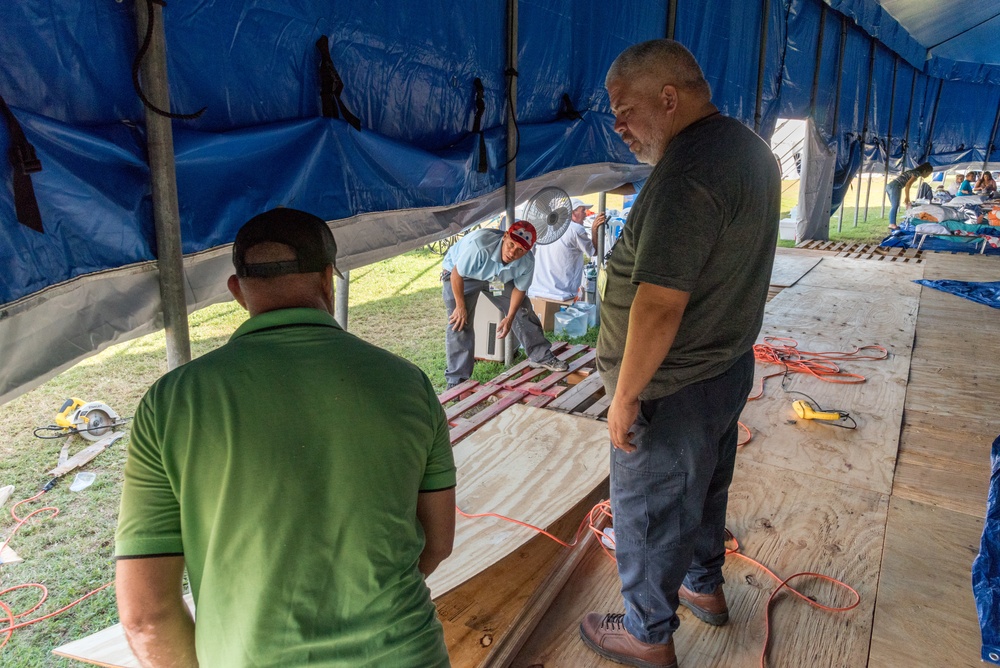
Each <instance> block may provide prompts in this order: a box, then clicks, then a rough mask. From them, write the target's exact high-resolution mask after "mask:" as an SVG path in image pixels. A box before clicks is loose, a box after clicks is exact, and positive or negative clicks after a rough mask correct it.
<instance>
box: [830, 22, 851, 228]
mask: <svg viewBox="0 0 1000 668" xmlns="http://www.w3.org/2000/svg"><path fill="white" fill-rule="evenodd" d="M846 48H847V17H846V16H843V15H841V17H840V55H839V56H838V57H837V95H836V97H835V98H834V101H833V132H831V133H830V135H831V136H832V137H833V140H834V141H835V142H837V147H838V148H839V147H840V141H839V140H838V139H837V131H838V128H837V122H838V121H839V120H840V85H841V83H843V81H844V50H845V49H846ZM844 197H845V198H846V197H847V193H844ZM843 228H844V200H843V199H841V200H840V216H839V217H838V218H837V231H838V232H840V231H841V230H842V229H843Z"/></svg>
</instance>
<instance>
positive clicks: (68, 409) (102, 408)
mask: <svg viewBox="0 0 1000 668" xmlns="http://www.w3.org/2000/svg"><path fill="white" fill-rule="evenodd" d="M123 424H125V420H122V419H121V417H120V416H119V415H118V413H116V412H114V411H113V410H112V409H111V407H110V406H108V405H107V404H105V403H103V402H100V401H83V400H82V399H75V398H74V399H67V400H66V402H65V403H64V404H63V405H62V408H60V409H59V412H58V413H56V417H55V424H54V425H50V426H48V427H39V429H36V430H35V436H38V437H39V438H62V437H65V436H72V435H73V434H79V435H80V436H82V437H83V438H85V439H87V440H88V441H100V440H101V439H102V438H104V437H105V436H107V435H108V433H109V432H110V431H111V430H113V429H114V428H115V427H118V426H120V425H123ZM39 430H45V431H50V432H58V433H56V434H54V435H52V436H41V435H40V434H39V433H38V432H39Z"/></svg>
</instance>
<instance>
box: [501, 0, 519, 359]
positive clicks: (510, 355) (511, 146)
mask: <svg viewBox="0 0 1000 668" xmlns="http://www.w3.org/2000/svg"><path fill="white" fill-rule="evenodd" d="M517 3H518V0H507V77H508V79H507V87H508V88H507V89H508V90H509V91H510V93H509V99H508V100H507V166H506V170H505V172H504V205H505V209H506V211H507V226H508V227H509V226H510V225H512V224H513V223H514V204H515V202H516V201H517V75H516V74H515V72H517ZM511 341H512V338H511V336H510V335H508V336H507V338H504V339H501V340H500V341H499V343H500V344H502V346H503V357H504V364H506V365H507V366H511V365H512V364H513V363H514V353H515V351H516V350H517V347H516V346H514V345H511Z"/></svg>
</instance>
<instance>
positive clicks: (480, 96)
mask: <svg viewBox="0 0 1000 668" xmlns="http://www.w3.org/2000/svg"><path fill="white" fill-rule="evenodd" d="M472 85H473V86H474V87H475V89H476V117H475V119H474V120H473V121H472V131H473V132H474V133H476V134H478V135H479V164H478V165H477V166H476V171H477V172H479V173H480V174H485V173H486V172H487V171H489V167H490V166H489V161H488V159H487V158H488V156H487V155H486V132H485V131H484V130H483V114H484V113H486V89H485V88H484V87H483V80H482V79H480V78H479V77H476V78H475V79H474V80H473V81H472Z"/></svg>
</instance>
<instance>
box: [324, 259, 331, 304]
mask: <svg viewBox="0 0 1000 668" xmlns="http://www.w3.org/2000/svg"><path fill="white" fill-rule="evenodd" d="M323 296H324V297H325V298H326V300H327V301H329V302H330V303H331V304H332V303H333V265H332V264H328V265H326V268H324V269H323Z"/></svg>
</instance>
